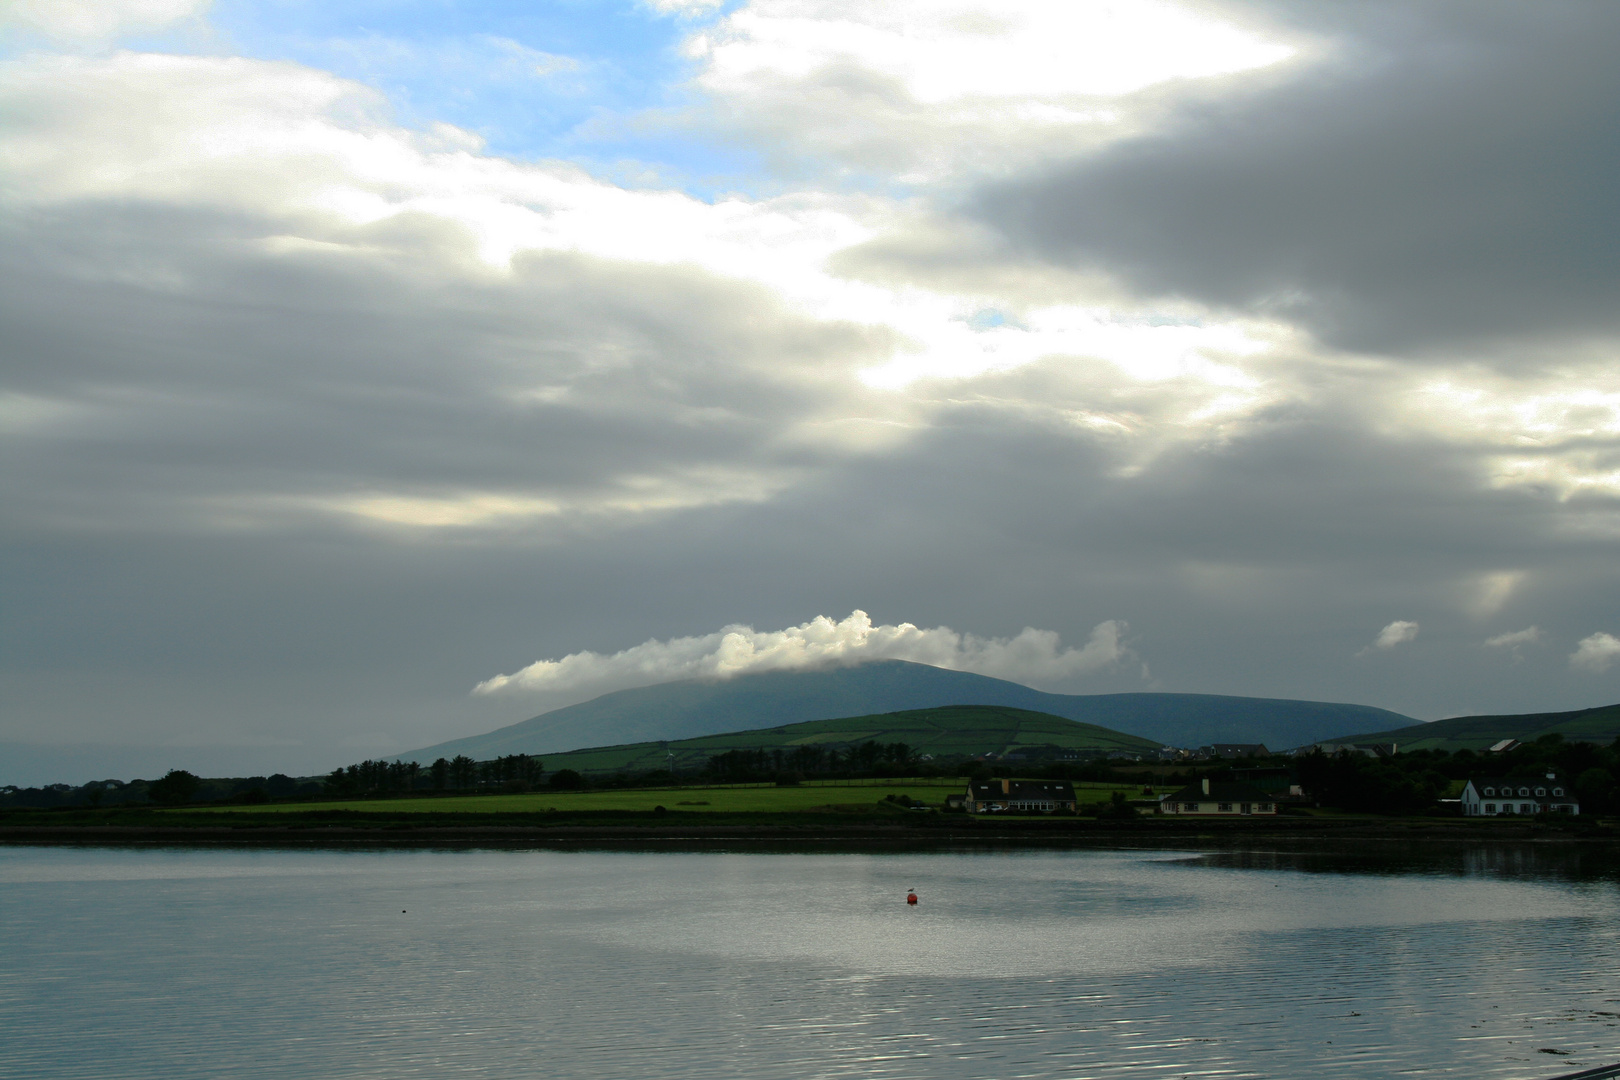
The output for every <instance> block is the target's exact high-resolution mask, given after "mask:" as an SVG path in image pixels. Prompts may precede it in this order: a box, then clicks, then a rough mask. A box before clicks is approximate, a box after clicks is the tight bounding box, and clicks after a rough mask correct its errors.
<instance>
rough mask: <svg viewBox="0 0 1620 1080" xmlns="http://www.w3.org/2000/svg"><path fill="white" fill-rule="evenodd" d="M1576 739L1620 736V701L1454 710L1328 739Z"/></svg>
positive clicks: (1463, 742) (1417, 743) (1475, 746)
mask: <svg viewBox="0 0 1620 1080" xmlns="http://www.w3.org/2000/svg"><path fill="white" fill-rule="evenodd" d="M1554 734H1557V735H1562V736H1563V737H1564V738H1566V739H1569V740H1571V741H1576V740H1579V741H1581V742H1596V743H1611V742H1613V741H1614V740H1615V739H1616V738H1620V705H1600V706H1597V707H1595V708H1591V709H1576V710H1575V711H1574V712H1558V713H1523V714H1520V715H1513V716H1454V717H1452V718H1451V719H1449V720H1436V721H1434V722H1433V723H1429V724H1415V725H1410V726H1407V727H1399V728H1394V729H1392V730H1389V731H1376V732H1371V733H1368V734H1362V735H1341V736H1339V737H1337V738H1333V739H1325V740H1323V741H1324V742H1347V743H1348V742H1381V743H1390V742H1392V743H1395V744H1397V745H1398V746H1399V747H1400V748H1401V749H1402V750H1403V751H1404V750H1452V751H1456V750H1484V749H1486V748H1487V747H1489V746H1492V745H1494V744H1496V743H1499V742H1501V741H1502V740H1503V739H1518V740H1519V741H1520V742H1533V741H1535V740H1536V739H1539V738H1540V737H1541V736H1543V735H1554Z"/></svg>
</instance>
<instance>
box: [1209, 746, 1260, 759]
mask: <svg viewBox="0 0 1620 1080" xmlns="http://www.w3.org/2000/svg"><path fill="white" fill-rule="evenodd" d="M1198 756H1199V757H1207V758H1240V757H1270V756H1271V751H1270V750H1267V749H1266V744H1265V743H1257V742H1256V743H1247V742H1218V743H1216V744H1215V745H1213V746H1200V747H1199V748H1198Z"/></svg>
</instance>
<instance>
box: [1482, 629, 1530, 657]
mask: <svg viewBox="0 0 1620 1080" xmlns="http://www.w3.org/2000/svg"><path fill="white" fill-rule="evenodd" d="M1540 640H1541V629H1540V628H1539V627H1535V626H1531V627H1528V628H1526V629H1524V630H1514V631H1512V632H1511V633H1506V634H1497V635H1496V636H1495V637H1493V638H1486V639H1485V647H1486V648H1487V649H1512V650H1514V651H1515V652H1517V651H1518V648H1519V646H1520V645H1531V644H1534V643H1535V642H1537V641H1540Z"/></svg>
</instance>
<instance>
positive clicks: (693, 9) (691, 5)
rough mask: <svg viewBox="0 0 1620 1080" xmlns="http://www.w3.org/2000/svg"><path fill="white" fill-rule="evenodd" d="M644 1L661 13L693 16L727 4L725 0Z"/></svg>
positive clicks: (705, 13)
mask: <svg viewBox="0 0 1620 1080" xmlns="http://www.w3.org/2000/svg"><path fill="white" fill-rule="evenodd" d="M642 3H644V4H646V5H647V6H648V7H649V8H651V9H652V10H654V11H656V12H658V13H659V14H660V15H680V16H684V17H686V18H691V17H693V16H696V15H707V14H709V13H711V12H714V11H718V10H719V9H720V8H721V7H723V6H724V5H725V0H642Z"/></svg>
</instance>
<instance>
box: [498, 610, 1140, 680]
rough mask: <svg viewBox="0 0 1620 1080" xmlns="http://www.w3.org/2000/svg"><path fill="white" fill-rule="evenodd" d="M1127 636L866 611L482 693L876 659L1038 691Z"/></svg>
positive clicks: (678, 645) (524, 673)
mask: <svg viewBox="0 0 1620 1080" xmlns="http://www.w3.org/2000/svg"><path fill="white" fill-rule="evenodd" d="M1124 633H1125V626H1124V624H1122V623H1120V622H1118V621H1116V620H1113V619H1109V620H1108V621H1106V622H1102V623H1098V624H1097V625H1096V626H1095V627H1093V628H1092V630H1091V635H1090V637H1089V638H1088V639H1087V640H1086V643H1085V644H1084V645H1083V646H1080V647H1078V648H1072V647H1071V648H1064V647H1063V643H1062V639H1061V637H1060V636H1059V635H1058V634H1056V633H1053V632H1052V631H1050V630H1036V629H1034V628H1033V627H1025V628H1024V629H1023V630H1022V631H1021V632H1020V633H1018V634H1017V635H1015V636H1013V637H1010V638H981V637H976V636H975V635H973V634H963V633H959V632H957V631H955V630H952V629H951V628H950V627H948V626H936V627H933V628H931V629H919V628H918V627H916V626H914V625H912V624H911V623H898V624H894V625H883V626H874V625H873V624H872V619H871V617H870V616H868V615H867V614H866V612H864V611H858V610H857V611H854V612H851V613H850V614H849V616H848V617H847V618H844V619H842V620H839V621H836V622H835V621H834V620H832V619H829V618H828V617H826V616H825V615H818V616H816V617H815V618H814V619H811V620H810V621H809V622H806V623H801V624H799V625H798V626H790V627H788V628H787V629H785V630H770V631H759V630H755V629H754V628H753V627H751V626H728V627H725V628H724V629H722V630H719V631H717V632H715V633H713V634H704V635H701V636H698V637H683V638H674V639H671V640H669V641H648V642H644V643H642V644H640V645H637V646H635V647H634V648H631V649H625V650H623V651H621V652H616V653H613V654H612V655H610V656H602V655H600V654H598V653H594V652H577V653H570V654H568V655H567V656H564V657H563V658H562V659H560V660H539V661H536V662H535V663H533V664H530V665H529V666H528V667H525V668H523V669H522V670H520V671H517V672H514V673H513V674H511V675H497V676H495V677H494V678H492V679H487V680H485V681H484V682H481V683H479V684H478V686H477V687H476V688H475V691H474V692H475V693H479V694H496V693H502V692H510V691H532V692H541V693H553V694H556V693H563V694H567V693H577V692H579V691H582V690H589V691H590V692H591V693H605V692H607V691H610V690H622V689H625V688H627V687H632V686H647V685H650V684H653V683H660V682H671V681H674V680H677V679H729V678H734V677H735V676H738V675H747V674H749V673H751V672H758V671H805V670H811V669H816V668H831V667H850V666H853V665H855V664H861V663H864V662H866V661H869V660H910V661H913V662H915V663H919V664H932V665H933V666H934V667H942V668H950V669H951V670H953V671H972V672H976V673H977V674H980V675H990V676H993V677H995V678H1000V679H1010V680H1012V681H1014V682H1021V683H1025V684H1028V685H1031V686H1042V685H1053V684H1066V683H1067V682H1068V680H1070V679H1073V678H1074V677H1075V676H1077V675H1085V674H1089V673H1091V672H1094V671H1098V670H1101V669H1103V668H1107V667H1110V666H1112V665H1114V664H1116V663H1118V662H1119V661H1120V660H1122V659H1124V658H1125V657H1127V656H1129V655H1130V650H1129V649H1128V648H1127V647H1126V645H1125V643H1124V642H1123V640H1122V638H1123V635H1124Z"/></svg>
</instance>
